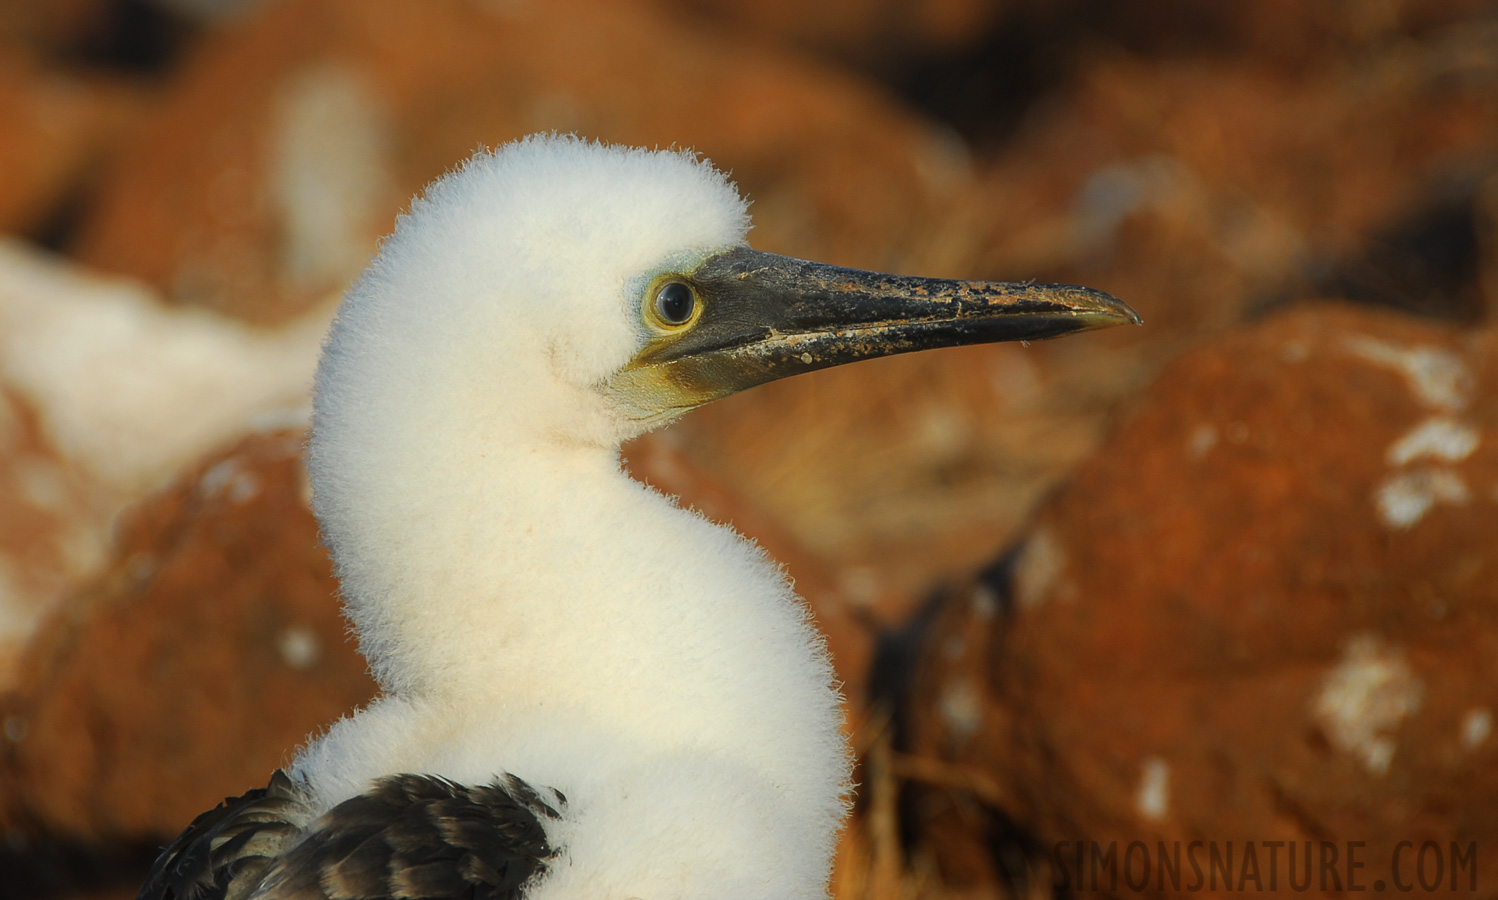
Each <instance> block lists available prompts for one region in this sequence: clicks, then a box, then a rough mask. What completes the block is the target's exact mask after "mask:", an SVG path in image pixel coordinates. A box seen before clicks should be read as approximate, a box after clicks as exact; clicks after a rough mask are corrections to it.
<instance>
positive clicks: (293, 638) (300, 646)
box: [276, 625, 322, 671]
mask: <svg viewBox="0 0 1498 900" xmlns="http://www.w3.org/2000/svg"><path fill="white" fill-rule="evenodd" d="M276 649H277V650H278V651H280V653H281V661H282V662H284V663H286V665H288V666H290V667H291V668H293V669H296V670H298V671H304V670H306V669H310V668H312V667H313V666H314V665H316V664H317V661H318V659H319V658H320V657H321V656H322V641H320V640H318V638H317V634H316V633H315V632H313V631H312V629H310V628H307V627H306V626H304V625H293V626H291V627H290V628H287V629H286V630H285V631H282V632H281V634H280V635H279V636H277V638H276Z"/></svg>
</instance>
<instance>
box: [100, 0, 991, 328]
mask: <svg viewBox="0 0 1498 900" xmlns="http://www.w3.org/2000/svg"><path fill="white" fill-rule="evenodd" d="M549 129H555V130H560V131H575V132H577V133H579V134H583V135H586V136H588V137H593V138H598V139H601V140H608V141H616V142H621V143H628V144H634V145H641V146H679V147H690V148H693V149H695V150H697V151H699V152H701V153H703V154H705V155H707V156H708V157H710V158H712V159H713V160H714V161H715V162H717V163H718V164H719V165H720V166H722V167H723V168H725V169H727V170H731V172H732V174H733V176H734V178H735V179H736V180H737V181H738V183H739V185H740V187H741V188H742V189H743V190H744V191H745V192H746V193H747V194H748V195H749V196H750V197H751V198H752V199H753V200H754V203H755V206H754V212H755V217H756V224H757V230H756V232H755V235H756V239H757V243H758V244H759V245H761V246H762V247H764V248H765V249H784V250H794V251H795V252H797V253H801V254H803V255H810V256H815V257H820V258H824V259H831V260H834V261H840V262H845V263H854V264H863V265H868V266H886V265H891V264H893V263H895V262H897V261H898V260H899V259H900V258H901V255H902V252H903V250H904V249H905V247H906V245H907V244H908V243H909V242H910V241H911V240H912V238H913V236H914V235H916V234H918V233H919V232H920V231H921V229H922V223H924V222H926V221H928V220H929V218H930V216H931V215H932V214H933V212H934V211H935V210H937V209H938V208H940V207H941V206H942V205H943V203H944V202H945V201H946V200H948V199H949V198H950V197H951V196H952V195H953V194H954V193H955V192H957V191H958V190H960V188H961V186H962V184H963V183H964V179H965V177H966V174H967V169H966V168H965V166H966V159H965V157H964V155H963V153H962V151H961V149H960V146H954V145H953V144H952V143H951V142H950V141H949V140H945V139H944V138H943V137H942V136H941V134H940V133H939V132H938V131H937V130H936V129H935V128H933V127H932V126H930V125H929V124H927V123H925V122H923V121H922V120H920V119H919V118H917V117H915V116H913V115H911V114H909V113H907V112H905V111H904V110H902V109H901V108H900V107H899V106H898V105H896V104H894V103H892V102H890V101H889V100H887V99H886V98H884V97H883V96H882V95H881V94H880V93H878V92H877V91H874V90H871V89H869V88H868V87H866V86H864V85H863V84H861V83H859V82H858V81H856V80H854V79H853V78H851V77H849V76H846V75H843V74H839V73H838V72H836V71H833V70H829V69H824V68H821V67H819V66H817V65H816V64H814V63H812V62H810V61H808V60H805V59H802V58H799V57H796V56H794V55H791V54H788V53H785V52H783V51H778V50H775V49H771V48H767V47H763V46H760V45H757V44H755V43H752V42H746V41H742V40H737V39H734V38H733V37H731V36H729V35H728V34H726V33H724V32H722V31H719V30H715V29H711V28H706V27H696V26H693V25H691V24H688V23H686V22H684V21H682V20H680V19H677V18H672V17H668V16H667V15H665V14H664V13H662V12H660V11H658V10H657V9H656V8H655V7H653V6H651V5H647V4H616V3H606V2H599V0H568V2H556V3H546V4H498V3H496V4H479V3H468V2H460V0H437V2H419V3H418V2H410V0H407V2H394V3H382V4H379V5H377V6H373V7H372V6H370V5H369V4H367V3H362V2H356V0H287V2H281V3H276V4H270V5H268V6H266V7H264V8H262V9H260V10H259V11H257V12H255V13H254V14H252V15H250V17H249V18H247V19H246V20H244V21H243V22H242V23H241V24H240V26H239V27H237V28H235V29H232V30H228V31H225V32H223V33H220V34H216V35H211V36H209V37H208V38H207V39H205V40H204V41H202V42H201V43H200V44H199V45H197V47H196V53H195V56H194V58H193V59H192V60H190V61H189V62H188V63H187V64H185V65H184V66H183V67H182V68H181V69H180V70H179V71H178V72H177V73H176V74H175V76H174V79H173V82H172V84H171V85H170V87H169V88H168V90H167V94H166V96H165V97H164V98H163V100H162V102H161V107H160V109H159V111H158V114H157V115H156V116H155V117H154V119H153V121H152V122H151V123H150V125H149V126H148V127H147V129H146V130H145V133H144V134H142V136H141V139H140V140H139V141H138V142H136V143H135V144H134V145H133V146H132V147H131V148H129V150H128V151H127V152H126V153H125V155H124V158H123V159H122V160H121V163H120V166H119V168H118V171H117V172H115V174H114V175H113V177H112V178H111V179H110V181H109V183H108V184H107V185H106V188H105V191H104V194H103V197H102V199H101V201H100V203H99V204H98V207H97V209H95V210H94V212H93V214H92V215H91V216H90V217H89V219H88V220H87V221H86V222H85V223H84V225H83V228H82V234H81V237H80V245H79V252H80V254H81V256H82V258H83V259H84V260H85V261H87V262H89V263H91V264H93V265H97V266H100V267H102V268H105V269H110V270H113V271H118V272H122V273H127V274H130V275H133V276H135V277H138V278H142V279H144V280H146V281H148V282H150V283H152V284H154V285H156V286H157V287H158V288H159V289H160V290H162V291H163V292H164V293H165V294H166V295H167V296H168V297H169V298H170V299H171V300H172V301H173V302H177V303H188V304H195V305H201V306H206V307H209V308H214V309H218V310H222V311H227V312H230V313H232V314H234V315H237V316H240V317H243V318H246V319H250V320H254V321H261V322H265V321H279V320H282V319H284V318H285V317H286V316H288V315H291V314H293V313H295V312H297V311H299V310H304V309H306V308H307V307H308V305H309V304H310V303H312V302H314V301H315V300H316V299H317V298H320V297H322V296H324V295H325V294H326V293H327V292H329V291H333V290H337V289H339V288H341V287H342V285H343V284H344V283H345V282H346V281H347V280H348V279H349V278H350V277H351V276H352V275H353V274H355V273H357V271H358V270H359V268H360V267H362V265H363V264H364V263H365V262H366V261H367V259H368V257H369V255H370V254H371V253H372V252H373V250H374V247H375V244H376V240H377V238H378V236H379V235H381V234H383V233H385V232H387V231H389V229H390V227H391V225H392V224H393V220H394V214H395V212H396V211H397V210H399V209H400V208H401V207H403V206H404V205H405V204H406V203H407V201H408V199H409V197H410V196H411V195H412V194H413V193H414V192H415V191H417V190H418V189H419V188H420V187H421V186H422V185H423V184H425V183H426V182H428V181H429V180H430V179H432V178H434V177H435V176H437V175H440V174H441V173H442V172H443V171H444V170H446V169H448V168H449V167H451V166H453V165H455V164H457V163H458V162H460V161H461V160H462V159H464V158H465V157H467V156H468V155H469V154H471V153H472V152H473V151H474V150H475V149H476V148H478V147H480V146H483V145H486V144H487V145H496V144H500V143H503V142H506V141H509V140H513V139H515V138H517V137H520V136H522V135H525V134H528V133H531V132H535V131H544V130H549Z"/></svg>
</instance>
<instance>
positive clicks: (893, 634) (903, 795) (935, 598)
mask: <svg viewBox="0 0 1498 900" xmlns="http://www.w3.org/2000/svg"><path fill="white" fill-rule="evenodd" d="M1023 548H1024V542H1023V541H1020V542H1017V543H1016V544H1014V545H1013V546H1012V547H1010V548H1009V549H1008V550H1006V551H1005V552H1004V553H1002V554H1000V555H999V556H998V557H997V558H996V559H995V560H994V562H993V563H991V564H990V565H989V566H987V567H986V568H984V569H983V570H982V571H980V572H979V573H978V574H977V575H976V576H975V577H974V579H973V580H972V581H971V582H968V583H967V584H965V585H963V586H962V587H961V588H960V589H958V590H942V591H938V592H936V593H935V594H933V595H932V596H931V598H930V599H928V600H927V602H926V603H924V604H923V605H922V606H921V607H920V609H918V610H917V611H916V613H915V615H913V616H912V617H911V618H910V619H909V620H908V621H907V622H906V623H905V624H904V625H903V626H902V627H900V628H896V629H887V630H885V631H883V632H882V633H881V634H880V635H879V637H878V640H877V642H876V644H875V649H874V659H873V663H872V671H871V674H870V677H869V698H870V704H871V707H872V708H874V709H878V710H884V711H886V712H887V713H888V715H889V716H890V728H891V731H892V740H891V745H892V748H893V749H894V750H895V751H896V752H897V753H908V752H910V751H911V748H912V747H913V746H914V740H913V734H912V728H913V720H912V715H911V713H912V709H911V704H912V702H913V701H914V698H913V696H912V692H913V690H914V689H915V687H916V685H917V682H918V680H919V672H920V669H921V667H922V665H923V663H924V661H925V659H926V658H927V657H928V656H929V655H930V653H931V652H933V651H932V648H931V646H930V644H931V639H932V635H933V633H934V632H935V631H936V629H937V627H938V626H939V624H940V622H941V621H942V619H943V618H944V616H945V615H946V612H947V610H948V609H949V608H950V607H951V606H952V605H953V604H959V603H966V602H968V599H969V598H970V597H971V596H972V594H973V592H974V591H975V590H987V591H989V592H990V593H991V596H992V597H993V598H994V600H995V602H996V604H997V608H996V610H995V617H996V622H997V624H996V625H995V628H996V629H997V630H999V631H1002V630H1003V628H1004V627H1005V623H1006V622H1008V621H1010V620H1011V619H1012V617H1013V614H1014V603H1015V600H1014V587H1013V585H1014V572H1015V567H1016V566H1017V564H1018V561H1019V558H1020V554H1021V551H1022V550H1023ZM927 790H932V789H930V788H926V787H924V786H922V785H919V784H913V783H910V782H903V783H901V785H900V797H899V802H898V809H899V827H900V841H901V845H902V847H903V849H904V850H905V852H906V855H907V858H908V857H909V855H910V854H911V853H912V852H913V851H916V850H918V849H919V847H920V845H921V842H922V840H923V833H922V832H923V821H922V818H923V812H922V809H923V804H922V802H921V800H922V792H924V791H927ZM936 790H943V789H936ZM971 799H972V800H973V801H974V802H975V803H976V804H977V805H978V806H979V807H981V810H982V816H983V822H984V825H983V843H984V847H985V849H986V851H987V853H988V855H989V861H990V862H991V864H992V866H993V871H994V872H995V873H996V874H997V876H998V879H999V881H1000V884H1001V885H1002V891H1001V895H1003V896H1014V897H1033V896H1037V895H1044V894H1050V895H1052V896H1056V897H1060V896H1063V895H1062V894H1061V893H1059V892H1058V889H1057V888H1056V887H1055V886H1054V885H1034V884H1033V883H1032V881H1033V879H1034V878H1035V877H1036V876H1037V875H1040V874H1043V873H1044V872H1045V871H1046V869H1045V859H1046V851H1045V845H1044V844H1043V842H1042V841H1041V839H1040V838H1039V836H1037V835H1036V834H1035V833H1033V832H1032V831H1030V830H1029V829H1027V828H1026V827H1025V826H1024V825H1022V824H1020V823H1019V822H1017V821H1015V820H1014V819H1013V818H1012V817H1011V816H1010V815H1009V813H1008V812H1007V811H1006V810H1003V809H999V808H996V807H993V806H990V805H988V804H986V803H982V802H981V801H979V800H978V798H976V797H973V798H971Z"/></svg>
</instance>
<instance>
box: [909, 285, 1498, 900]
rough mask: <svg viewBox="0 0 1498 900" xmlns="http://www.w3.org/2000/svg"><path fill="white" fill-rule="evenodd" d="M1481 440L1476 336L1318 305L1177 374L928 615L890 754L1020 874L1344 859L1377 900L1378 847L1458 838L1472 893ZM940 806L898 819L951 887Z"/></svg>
mask: <svg viewBox="0 0 1498 900" xmlns="http://www.w3.org/2000/svg"><path fill="white" fill-rule="evenodd" d="M1495 426H1498V332H1495V331H1492V330H1487V331H1484V332H1481V333H1480V334H1477V335H1475V336H1464V335H1462V334H1460V333H1457V332H1454V331H1448V330H1444V329H1441V328H1437V327H1433V326H1430V325H1426V324H1422V323H1419V322H1416V321H1413V320H1410V319H1407V318H1403V317H1400V316H1397V315H1393V314H1380V313H1372V312H1367V311H1361V310H1354V309H1349V308H1342V307H1317V308H1309V309H1304V310H1300V311H1296V312H1293V313H1289V314H1285V315H1281V316H1278V317H1275V318H1272V319H1269V320H1266V321H1265V322H1263V323H1261V324H1259V325H1256V326H1254V327H1251V328H1246V329H1243V330H1240V331H1236V332H1231V333H1228V334H1225V335H1223V336H1221V337H1219V338H1218V339H1216V340H1214V341H1211V342H1209V343H1207V344H1205V345H1204V346H1202V347H1201V348H1200V349H1198V350H1196V351H1194V352H1191V353H1188V354H1187V355H1185V356H1184V357H1182V358H1181V359H1179V360H1178V361H1176V362H1174V363H1172V364H1171V365H1170V366H1168V367H1167V368H1166V369H1165V370H1164V371H1163V372H1162V373H1161V376H1160V378H1159V379H1158V380H1157V381H1156V383H1155V386H1154V388H1153V389H1152V392H1151V394H1150V397H1149V399H1148V400H1147V401H1145V402H1144V403H1143V404H1142V405H1141V406H1140V407H1139V408H1138V409H1136V410H1135V411H1134V412H1133V414H1132V415H1131V416H1130V417H1129V418H1128V420H1127V421H1126V422H1125V423H1124V424H1123V425H1122V426H1121V427H1120V428H1119V429H1118V431H1117V432H1116V433H1114V434H1113V435H1112V436H1111V437H1110V438H1109V440H1108V441H1107V442H1106V443H1105V444H1104V446H1103V447H1102V448H1100V450H1099V451H1098V452H1097V453H1096V454H1095V455H1094V456H1092V457H1091V458H1090V459H1089V460H1088V461H1087V462H1086V463H1084V464H1083V465H1082V466H1081V467H1080V468H1079V469H1078V470H1077V472H1076V474H1075V476H1074V478H1073V479H1072V480H1071V482H1070V483H1069V484H1068V485H1067V487H1066V489H1065V490H1064V491H1062V492H1061V494H1060V495H1059V496H1057V497H1056V498H1055V500H1054V501H1053V502H1052V503H1049V504H1048V505H1047V506H1046V508H1045V509H1044V511H1043V512H1042V513H1041V514H1040V515H1039V516H1038V518H1037V520H1036V521H1035V523H1034V524H1033V525H1032V527H1031V528H1030V529H1028V537H1027V539H1026V540H1025V542H1024V543H1023V545H1022V549H1021V550H1020V552H1019V553H1018V555H1017V557H1016V558H1015V561H1014V563H1013V565H1012V566H1010V567H1009V569H1008V575H1007V576H1004V577H1000V578H997V579H996V580H995V581H993V582H990V583H987V584H985V583H978V584H976V585H974V586H973V587H972V588H971V589H969V590H967V591H964V592H958V593H957V594H955V595H954V597H953V599H952V600H951V601H949V602H948V603H947V604H946V606H945V608H944V610H943V612H942V613H941V615H940V617H939V620H938V622H937V624H936V625H935V626H934V627H933V629H932V631H931V634H930V636H929V639H928V641H927V642H926V644H925V648H926V649H925V653H924V656H923V658H922V665H921V676H920V679H919V681H918V683H917V685H916V687H915V693H914V698H913V700H912V703H911V707H910V708H911V711H912V715H913V717H914V718H913V723H914V724H913V733H914V740H915V746H916V748H917V751H918V752H919V753H921V754H924V755H927V756H931V757H936V758H940V759H942V760H945V761H947V762H949V763H953V764H955V765H957V766H958V770H959V771H966V772H972V773H977V775H978V776H980V778H981V779H986V780H987V781H986V782H985V783H989V782H991V783H992V785H993V786H994V787H993V788H992V789H990V790H989V791H988V792H987V794H986V796H985V799H986V800H987V801H988V802H989V803H993V804H997V805H999V806H1001V807H1002V809H1003V812H1004V814H1005V815H1006V816H1008V817H1009V818H1010V819H1011V820H1013V821H1015V822H1018V823H1020V824H1021V825H1022V826H1023V827H1025V828H1027V829H1029V830H1031V832H1032V833H1033V834H1034V835H1035V836H1036V837H1037V838H1038V840H1039V843H1040V846H1041V847H1043V848H1044V851H1043V852H1044V853H1045V854H1046V855H1047V856H1049V855H1050V848H1051V847H1052V842H1058V841H1076V840H1083V841H1089V842H1090V841H1097V842H1099V843H1100V844H1102V845H1104V846H1106V844H1107V842H1109V841H1117V842H1118V844H1117V846H1118V847H1119V848H1124V847H1125V846H1126V844H1127V842H1129V841H1132V840H1141V841H1144V842H1146V844H1147V846H1148V847H1151V848H1153V847H1155V846H1156V844H1155V842H1156V841H1165V842H1167V846H1169V845H1171V843H1172V842H1175V841H1181V842H1188V841H1190V840H1193V839H1201V840H1205V841H1217V842H1219V843H1220V844H1223V845H1225V843H1226V842H1227V841H1229V840H1236V841H1239V842H1242V841H1244V840H1253V841H1258V842H1266V841H1273V840H1284V841H1305V840H1311V841H1316V840H1323V839H1324V840H1328V841H1342V842H1345V841H1365V842H1366V847H1365V849H1364V850H1363V851H1361V853H1362V856H1361V858H1362V859H1363V860H1365V861H1367V870H1366V871H1365V872H1364V873H1362V878H1361V883H1362V884H1364V885H1365V886H1367V885H1372V884H1373V883H1374V881H1375V880H1376V879H1389V880H1388V881H1387V882H1386V884H1385V887H1386V888H1387V889H1388V890H1389V891H1390V892H1393V890H1394V889H1393V882H1392V875H1391V873H1390V872H1389V871H1388V869H1387V866H1386V861H1387V860H1388V859H1390V856H1391V854H1392V853H1393V852H1394V850H1395V847H1396V845H1397V843H1398V842H1399V841H1401V840H1409V841H1414V842H1415V846H1416V847H1419V846H1420V844H1421V842H1423V841H1425V840H1434V841H1437V842H1439V843H1440V845H1441V847H1443V848H1449V844H1450V842H1452V841H1455V842H1457V843H1458V844H1459V845H1460V846H1461V847H1462V848H1464V850H1463V852H1465V848H1466V847H1467V846H1468V844H1469V843H1470V842H1474V841H1475V842H1476V851H1475V852H1476V857H1475V865H1476V867H1477V870H1478V871H1490V870H1491V869H1492V867H1493V865H1494V864H1495V863H1498V848H1495V847H1492V846H1489V845H1488V844H1489V840H1488V839H1489V838H1491V836H1492V835H1494V834H1498V812H1495V810H1498V765H1495V763H1498V736H1494V735H1493V734H1492V731H1493V727H1492V723H1493V718H1494V716H1495V715H1498V668H1495V664H1494V660H1495V659H1498V592H1495V591H1494V589H1493V583H1494V582H1493V578H1492V576H1493V574H1494V572H1493V567H1494V565H1495V561H1494V557H1493V553H1492V540H1491V535H1492V534H1493V533H1494V529H1495V527H1498V442H1495V440H1494V429H1495ZM955 795H965V796H967V797H971V796H972V793H971V792H964V791H960V790H959V791H956V792H941V791H937V792H935V793H928V794H927V796H926V800H925V801H924V803H925V807H924V808H925V811H926V814H927V815H930V816H931V817H932V819H933V833H934V834H939V835H942V838H941V839H939V840H938V841H937V842H934V843H929V844H928V845H927V847H928V849H929V851H930V852H933V853H935V854H937V855H938V856H941V855H943V854H944V853H947V852H948V851H952V852H953V855H954V856H957V857H959V858H958V859H957V860H956V863H957V866H956V867H962V866H966V867H967V868H968V869H969V871H970V877H978V876H976V875H971V869H972V851H973V849H974V847H973V844H972V843H971V842H972V840H973V838H972V837H968V838H967V844H966V851H965V852H961V853H959V852H958V847H959V846H960V845H961V844H962V842H960V841H959V842H952V841H950V840H949V838H950V835H951V834H952V833H953V830H954V829H953V823H952V821H951V818H950V817H951V816H953V815H955V814H956V811H957V810H958V809H959V808H961V807H962V806H963V805H964V804H966V805H967V806H968V808H969V810H971V808H972V804H971V801H970V800H967V801H963V800H960V799H954V796H955ZM966 833H967V834H968V835H971V834H973V832H972V828H971V825H969V826H968V828H967V829H966ZM1239 852H1240V861H1241V854H1242V852H1243V851H1242V847H1241V843H1240V847H1239ZM1259 852H1260V854H1267V849H1265V847H1264V846H1263V845H1262V844H1261V845H1260V847H1259ZM1318 852H1319V851H1318ZM1342 852H1343V853H1344V854H1345V852H1346V847H1345V845H1344V846H1343V847H1342ZM1259 861H1260V863H1261V865H1262V866H1264V867H1265V868H1264V871H1263V874H1262V877H1263V878H1265V879H1267V877H1268V871H1267V863H1268V860H1267V856H1266V855H1261V856H1260V858H1259ZM1451 861H1452V859H1451V857H1450V855H1449V852H1448V855H1447V863H1448V866H1449V865H1450V863H1451ZM1280 862H1281V865H1283V863H1284V858H1283V857H1281V860H1280ZM1302 862H1303V858H1302ZM1406 862H1407V863H1408V860H1406ZM991 865H992V863H991V862H990V866H991ZM954 868H955V867H954ZM1235 871H1236V870H1235ZM1344 874H1345V873H1344ZM1280 877H1281V879H1283V878H1284V877H1285V870H1284V869H1281V873H1280ZM1297 877H1298V876H1297ZM1401 877H1403V878H1404V880H1405V881H1406V882H1408V881H1409V879H1410V878H1411V877H1412V876H1411V872H1410V870H1408V869H1406V870H1405V871H1404V872H1403V874H1402V876H1401ZM1282 883H1283V882H1282ZM1464 883H1465V882H1464ZM1166 893H1180V894H1184V893H1187V891H1185V890H1180V891H1166Z"/></svg>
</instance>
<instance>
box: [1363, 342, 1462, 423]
mask: <svg viewBox="0 0 1498 900" xmlns="http://www.w3.org/2000/svg"><path fill="white" fill-rule="evenodd" d="M1347 348H1348V349H1349V350H1351V351H1352V353H1353V354H1354V355H1356V356H1357V357H1359V358H1361V359H1364V360H1367V361H1368V362H1371V363H1374V364H1376V365H1380V366H1383V367H1385V368H1388V369H1393V370H1394V371H1396V372H1398V373H1399V374H1400V375H1402V376H1404V380H1405V383H1406V384H1407V385H1409V389H1410V393H1411V394H1413V395H1414V397H1415V399H1416V400H1417V401H1419V402H1420V403H1421V404H1422V405H1423V406H1426V407H1429V408H1431V409H1439V410H1446V411H1449V412H1454V411H1456V410H1459V409H1462V408H1464V407H1466V405H1467V403H1468V402H1469V401H1470V400H1471V395H1472V374H1471V373H1470V372H1469V371H1468V370H1467V365H1466V363H1465V362H1463V361H1462V358H1461V357H1460V356H1458V355H1457V354H1456V353H1453V352H1452V351H1450V350H1446V349H1443V348H1441V347H1403V346H1400V345H1398V344H1392V343H1389V342H1388V341H1381V340H1379V339H1378V338H1375V337H1369V336H1367V335H1355V336H1352V337H1349V338H1348V339H1347Z"/></svg>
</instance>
